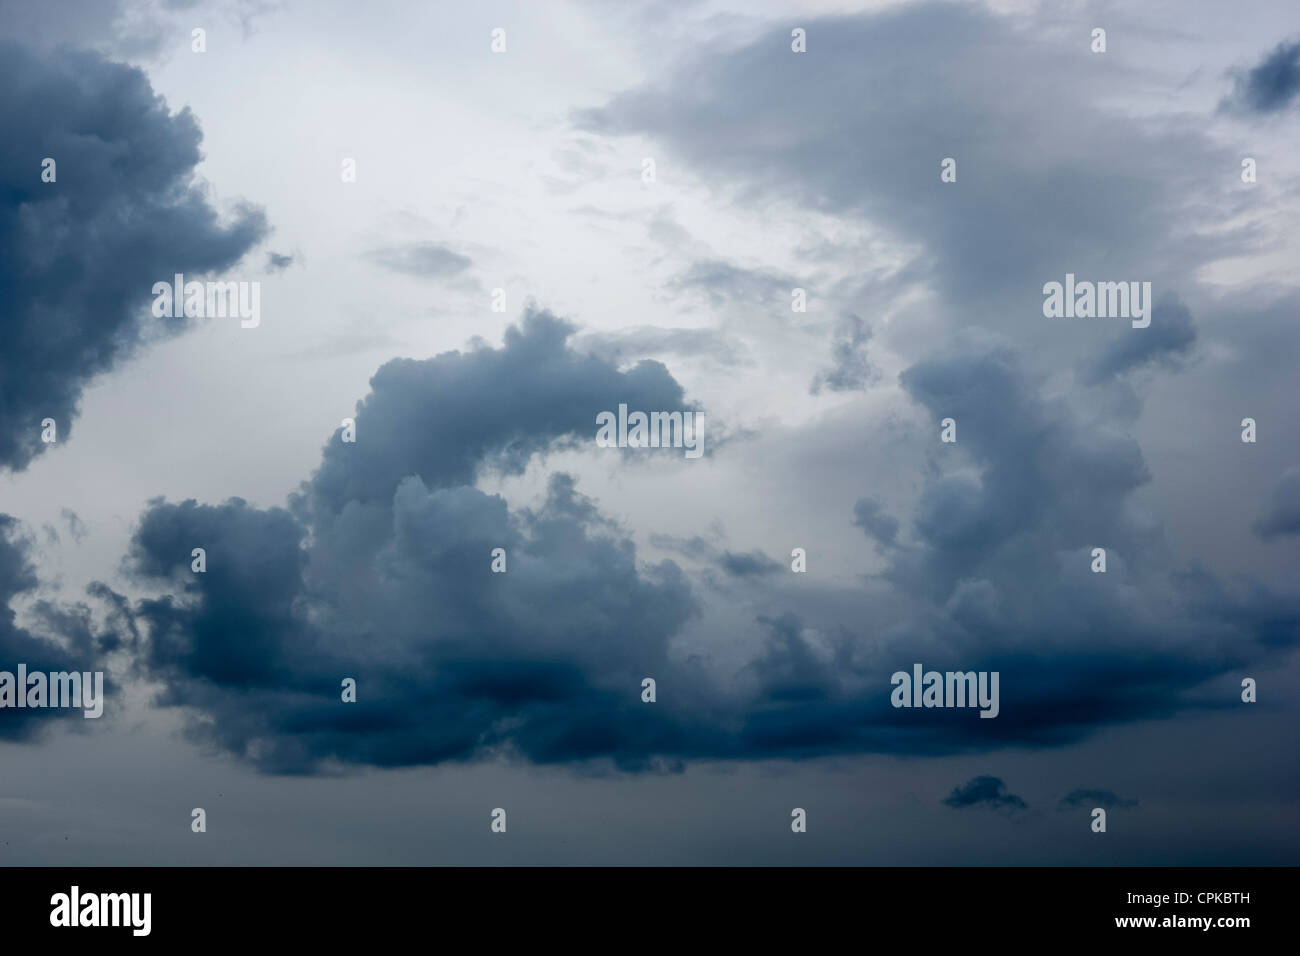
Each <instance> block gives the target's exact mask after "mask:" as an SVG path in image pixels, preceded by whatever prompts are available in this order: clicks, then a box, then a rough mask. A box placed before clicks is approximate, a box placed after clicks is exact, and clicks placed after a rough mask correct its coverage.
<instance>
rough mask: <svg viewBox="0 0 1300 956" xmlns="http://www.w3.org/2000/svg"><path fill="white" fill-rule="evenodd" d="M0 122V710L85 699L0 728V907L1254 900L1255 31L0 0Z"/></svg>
mask: <svg viewBox="0 0 1300 956" xmlns="http://www.w3.org/2000/svg"><path fill="white" fill-rule="evenodd" d="M1098 29H1101V30H1104V31H1105V35H1104V50H1101V49H1098V46H1099V40H1098V36H1097V34H1096V33H1095V31H1096V30H1098ZM196 30H201V31H202V33H201V34H200V35H199V36H200V38H201V40H200V39H196V35H195V31H196ZM794 31H802V33H795V32H794ZM199 47H201V49H199ZM796 48H800V49H796ZM0 80H2V82H0V125H2V126H3V128H4V129H5V146H4V149H3V151H0V185H2V186H3V189H2V190H0V331H3V333H4V337H3V340H4V343H5V345H4V348H3V349H0V515H2V516H3V517H0V671H5V670H9V671H14V670H16V668H17V666H18V664H19V663H23V664H25V665H26V666H27V668H28V670H30V671H38V670H39V671H48V672H53V671H62V670H77V671H82V672H93V671H103V672H104V674H105V687H106V693H105V702H104V713H103V716H102V717H100V718H99V719H90V720H87V719H83V717H82V716H81V713H80V711H73V710H58V709H22V710H19V709H16V708H3V707H0V762H2V764H3V767H4V769H5V773H4V774H3V777H2V781H3V782H0V862H3V863H5V864H9V865H154V864H172V865H186V864H393V865H431V864H459V865H492V864H525V865H544V864H605V865H635V864H653V865H660V864H671V865H729V864H738V865H764V864H795V865H802V864H853V865H872V864H886V865H1109V864H1118V865H1142V864H1145V865H1277V864H1295V863H1296V862H1297V858H1298V857H1300V824H1298V823H1297V816H1296V813H1295V808H1296V801H1297V797H1298V796H1300V771H1298V770H1297V762H1296V760H1295V741H1296V739H1297V734H1296V731H1297V716H1298V714H1300V707H1298V705H1297V691H1298V690H1300V660H1298V659H1297V655H1296V653H1295V651H1296V646H1297V642H1298V641H1300V584H1298V583H1297V580H1296V575H1295V570H1296V568H1297V558H1298V557H1300V451H1298V450H1297V449H1300V421H1297V419H1296V417H1295V415H1294V404H1295V402H1294V400H1295V395H1296V375H1295V369H1294V365H1295V363H1294V356H1295V355H1296V354H1297V349H1298V348H1300V326H1298V325H1297V321H1296V320H1297V312H1298V310H1300V288H1298V285H1297V278H1296V274H1295V270H1294V263H1295V262H1297V261H1300V237H1297V235H1296V234H1295V232H1294V231H1293V230H1292V229H1290V228H1289V226H1290V224H1291V223H1293V222H1294V221H1295V219H1296V216H1297V214H1298V213H1300V126H1298V124H1297V122H1296V120H1297V117H1300V9H1297V8H1296V7H1295V6H1294V5H1293V4H1290V3H1288V2H1285V0H1256V2H1244V3H1238V4H1232V5H1229V4H1221V3H1213V2H1195V0H1193V2H1176V3H1175V2H1160V0H1155V2H1151V3H1144V4H1141V5H1134V4H1122V3H1089V2H1079V3H1074V2H1054V3H1047V2H1042V3H1038V2H1028V0H1024V2H1020V0H1014V2H995V3H987V4H986V3H976V2H960V3H939V2H906V3H863V2H849V0H844V2H829V0H828V2H816V3H806V4H779V3H762V2H760V3H736V2H717V3H715V2H703V0H700V2H686V0H682V2H675V3H667V2H656V0H643V2H631V3H614V2H603V0H584V2H555V3H548V4H545V5H543V4H529V3H474V4H457V3H451V4H418V3H398V2H374V3H366V4H348V3H341V2H338V3H336V2H330V0H321V2H313V3H305V2H291V0H284V2H276V0H229V2H211V3H205V2H175V0H171V2H168V0H114V2H91V0H53V2H49V3H40V4H37V3H19V2H12V0H0ZM46 159H53V160H54V161H55V164H56V165H55V167H54V169H55V173H54V174H53V175H52V176H50V175H47V174H45V169H46V165H47V164H46V163H45V160H46ZM947 159H951V160H954V161H955V162H954V164H953V166H952V169H953V170H954V171H955V176H951V175H950V176H945V175H943V173H944V161H945V160H947ZM178 273H179V274H182V275H184V276H185V277H186V278H187V279H190V280H199V281H222V282H234V283H239V284H243V287H244V288H248V287H251V286H252V284H254V283H255V284H256V287H257V290H258V293H259V299H258V301H259V311H258V315H257V318H256V321H255V322H253V323H251V324H250V323H248V322H241V321H240V320H239V318H238V317H231V316H211V315H203V316H201V315H184V314H182V315H173V314H172V313H171V311H170V310H159V309H158V308H156V303H155V297H156V295H157V293H156V291H155V284H156V283H160V282H161V283H165V284H170V283H171V282H172V280H173V276H174V275H176V274H178ZM1067 275H1068V276H1073V277H1075V278H1077V279H1078V281H1080V282H1084V281H1091V282H1136V283H1138V287H1139V288H1141V287H1142V284H1143V283H1149V284H1150V290H1151V291H1150V298H1149V300H1147V303H1146V304H1147V305H1148V306H1150V310H1149V315H1148V317H1149V319H1150V324H1149V325H1148V326H1146V327H1140V326H1141V323H1140V322H1138V321H1137V320H1135V321H1133V322H1130V321H1129V319H1128V318H1127V317H1121V318H1115V317H1110V318H1086V317H1078V318H1064V317H1056V318H1053V317H1048V315H1047V314H1046V313H1045V308H1044V302H1045V297H1046V292H1047V290H1046V289H1045V286H1046V285H1047V284H1048V283H1052V282H1058V283H1065V282H1066V281H1067V279H1066V277H1067ZM796 290H799V292H800V294H799V295H796ZM800 298H801V299H802V300H803V303H804V305H805V307H804V308H803V309H798V308H796V304H795V303H796V302H797V300H798V299H800ZM160 311H162V312H163V314H159V312H160ZM245 326H248V327H245ZM620 404H623V405H626V406H627V407H628V408H629V409H631V410H633V411H636V410H641V411H645V412H650V411H663V412H672V411H680V412H684V413H688V414H689V413H698V414H700V415H702V416H703V418H702V421H703V423H704V424H703V431H702V436H703V454H702V455H700V456H699V457H690V456H688V455H686V454H683V450H682V449H681V448H637V447H623V448H610V447H603V445H602V443H601V442H599V441H598V440H597V421H598V419H597V416H598V415H600V414H601V413H602V412H605V411H616V410H617V409H618V408H619V406H620ZM1247 418H1249V419H1251V420H1253V423H1254V425H1253V431H1254V434H1253V436H1252V437H1253V438H1254V440H1253V441H1245V440H1243V432H1244V431H1245V425H1244V420H1245V419H1247ZM949 419H951V421H952V423H953V425H952V428H951V429H948V430H945V428H944V427H943V425H942V423H944V422H945V421H947V420H949ZM47 420H53V422H54V425H55V433H54V437H55V440H54V441H48V440H45V439H46V438H47V437H49V430H48V427H47V424H46V422H47ZM345 420H347V421H345ZM945 431H948V436H947V437H949V438H955V441H945V440H944V437H945ZM353 437H355V440H351V439H352V438H353ZM195 548H202V549H203V552H204V560H205V565H204V570H203V571H202V572H201V573H200V572H197V571H195V570H194V565H193V563H192V554H193V549H195ZM1097 548H1102V549H1104V552H1105V555H1104V556H1105V565H1104V567H1105V570H1104V572H1103V571H1100V570H1099V569H1098V564H1097V556H1096V552H1095V551H1094V549H1097ZM495 549H502V551H503V552H504V561H505V570H504V572H498V571H495V570H494V569H493V565H494V564H495V563H496V559H495V558H494V557H493V555H494V550H495ZM797 549H798V554H799V556H798V557H796V550H797ZM917 664H919V665H922V666H923V669H924V670H937V671H940V672H947V671H954V672H968V671H975V672H979V673H983V674H992V673H996V674H997V675H999V678H1000V680H999V684H998V686H999V695H1000V696H999V703H998V708H997V714H996V716H995V717H993V718H992V719H983V718H981V716H980V714H979V712H978V710H976V709H973V708H961V707H935V708H930V707H915V708H914V707H899V706H896V705H895V698H894V693H893V692H894V682H893V679H892V675H894V674H896V673H897V672H900V671H901V672H903V673H906V674H909V675H910V674H911V673H912V670H913V666H914V665H917ZM646 678H652V679H653V680H654V685H655V687H654V689H655V699H654V700H653V701H647V700H645V699H643V698H644V695H643V681H644V680H645V679H646ZM345 679H351V680H352V681H355V688H356V694H355V700H344V699H343V698H344V696H346V695H345V694H344V692H343V691H342V690H341V687H342V683H343V681H344V680H345ZM1247 680H1249V681H1251V682H1253V686H1254V695H1253V696H1254V699H1253V700H1246V699H1243V698H1244V697H1246V696H1250V695H1248V694H1246V693H1245V692H1244V691H1243V681H1247ZM195 808H202V809H203V810H204V811H205V822H206V829H205V830H204V832H195V831H194V829H193V827H192V821H193V811H194V809H195ZM498 808H501V809H504V810H505V812H506V818H507V820H508V823H507V827H506V830H505V832H504V833H502V832H495V831H494V830H493V829H492V826H491V824H492V815H493V811H494V810H496V809H498ZM796 809H800V810H803V811H804V815H805V818H806V827H805V828H804V829H803V830H802V831H800V830H799V829H798V828H796V827H795V826H794V824H793V823H792V820H793V817H792V813H793V811H795V810H796ZM1097 809H1104V810H1105V811H1106V829H1105V831H1104V832H1096V831H1095V830H1094V827H1095V811H1096V810H1097Z"/></svg>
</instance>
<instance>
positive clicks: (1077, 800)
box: [1059, 790, 1138, 810]
mask: <svg viewBox="0 0 1300 956" xmlns="http://www.w3.org/2000/svg"><path fill="white" fill-rule="evenodd" d="M1137 805H1138V802H1137V801H1136V800H1130V799H1128V798H1127V797H1121V796H1119V795H1118V794H1116V793H1115V792H1114V791H1113V790H1071V791H1070V792H1069V793H1067V794H1066V795H1065V796H1063V797H1062V798H1061V803H1060V806H1059V809H1061V810H1073V809H1077V808H1078V807H1105V808H1106V809H1107V810H1112V809H1115V808H1120V809H1132V808H1133V807H1136V806H1137Z"/></svg>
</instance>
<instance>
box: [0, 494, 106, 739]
mask: <svg viewBox="0 0 1300 956" xmlns="http://www.w3.org/2000/svg"><path fill="white" fill-rule="evenodd" d="M37 594H39V581H38V580H37V577H36V571H35V568H34V567H33V565H32V561H31V555H30V547H29V544H28V542H27V541H26V540H24V539H23V538H22V537H21V535H20V528H19V525H18V521H17V519H15V518H13V517H12V516H10V515H6V514H0V670H6V671H9V672H10V673H14V672H15V670H16V668H17V666H18V665H19V664H26V665H27V672H28V673H29V674H31V673H36V672H46V673H48V672H57V671H80V672H86V671H96V670H102V669H103V667H104V661H103V654H104V653H105V652H106V651H108V650H112V649H113V648H114V647H116V646H117V639H116V632H115V631H114V630H113V629H112V628H110V629H109V630H108V631H106V632H103V633H101V632H100V631H98V630H97V629H96V627H95V625H94V622H93V620H92V616H91V611H90V608H89V607H87V606H86V605H84V604H61V603H55V602H52V601H50V600H47V599H44V598H39V597H36V598H35V599H34V600H33V601H32V603H31V615H32V617H33V618H34V623H35V626H36V628H37V631H36V632H33V631H31V630H29V629H27V628H25V627H21V626H19V624H18V621H17V615H16V614H15V612H14V609H13V607H14V604H15V602H16V601H17V600H18V599H20V598H22V599H31V598H33V597H34V596H35V595H37ZM113 687H114V684H113V683H112V682H111V681H110V680H108V679H107V678H106V679H105V681H104V688H105V694H106V695H107V693H108V691H109V690H111V689H112V688H113ZM3 714H4V719H3V720H0V740H9V741H14V740H19V741H30V740H35V739H38V738H39V736H40V734H41V732H42V731H43V730H44V729H46V728H48V727H49V726H50V725H51V724H52V723H53V722H55V721H58V722H60V723H61V724H62V725H63V726H68V725H69V722H70V725H71V726H72V727H74V728H77V729H82V730H84V729H86V725H87V724H91V723H94V721H87V720H85V718H84V714H83V711H81V710H79V709H75V708H49V707H43V708H32V709H28V708H21V709H19V708H6V709H5V710H4V712H3ZM71 718H75V720H72V719H71Z"/></svg>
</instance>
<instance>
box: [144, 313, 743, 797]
mask: <svg viewBox="0 0 1300 956" xmlns="http://www.w3.org/2000/svg"><path fill="white" fill-rule="evenodd" d="M571 331H572V329H571V328H570V327H569V326H567V325H566V324H564V323H562V322H560V321H559V320H556V319H554V318H552V317H551V316H549V315H548V314H545V313H535V314H531V315H529V316H528V317H527V318H526V319H525V321H524V322H523V324H522V326H521V327H517V328H512V329H511V330H510V331H509V332H508V334H507V337H506V342H505V345H504V347H503V348H500V349H491V348H479V349H476V350H474V351H470V352H466V353H460V352H451V353H445V354H443V355H439V356H437V357H435V358H432V359H428V360H425V361H413V360H409V359H401V360H395V361H393V362H390V363H388V364H387V365H385V366H384V367H383V368H381V369H380V370H379V372H377V373H376V375H375V377H374V378H373V380H372V382H371V392H370V394H369V395H368V396H367V397H366V399H365V400H364V401H362V402H361V403H360V405H359V409H358V412H357V415H356V424H357V441H356V443H355V444H352V443H344V442H342V441H341V440H340V437H339V435H337V434H336V436H335V437H334V438H333V439H332V440H331V441H330V442H329V443H328V445H327V446H326V449H325V453H324V460H323V462H322V465H321V467H320V468H319V470H318V471H317V472H316V474H315V475H314V476H313V477H312V479H311V480H310V481H309V482H307V483H306V484H305V485H304V486H303V488H302V491H301V493H300V494H299V495H297V496H295V498H294V500H293V501H292V502H291V503H290V507H289V508H287V509H258V508H254V507H252V506H250V505H248V504H247V503H246V502H243V501H241V500H238V499H233V500H231V501H227V502H225V503H224V504H219V505H200V504H198V503H196V502H194V501H186V502H181V503H175V504H172V503H166V502H162V501H157V502H154V503H153V504H152V505H151V506H150V508H149V510H148V511H147V512H146V514H145V515H144V516H143V518H142V520H141V523H140V527H139V529H138V532H137V534H136V536H135V545H134V568H135V571H136V572H137V573H138V574H139V575H140V577H141V578H142V579H145V580H148V581H152V582H153V583H154V584H155V585H157V586H160V587H161V588H162V589H163V590H164V591H165V592H166V593H164V594H163V596H161V597H159V598H157V599H152V600H147V601H144V602H142V603H140V604H139V606H138V607H137V619H138V620H142V621H145V622H147V624H148V630H149V633H150V635H151V639H150V640H149V642H148V648H147V651H146V652H145V653H144V654H143V655H142V657H141V666H142V667H143V669H144V671H145V672H146V673H147V674H148V675H150V676H152V677H154V678H157V679H160V680H162V681H163V682H164V683H165V685H166V687H167V691H166V694H165V696H164V698H163V702H164V703H167V704H177V705H186V706H189V707H192V708H195V711H196V712H197V713H199V714H201V715H202V716H203V717H204V718H207V722H204V723H200V724H196V730H195V732H196V733H200V734H202V735H203V736H206V737H209V738H211V739H213V740H215V741H217V742H218V743H220V744H221V745H222V746H224V747H226V748H228V749H230V750H232V751H234V752H236V753H238V754H240V755H241V756H244V757H247V758H249V759H250V760H252V761H254V762H255V763H257V764H258V765H259V766H261V767H263V768H265V769H271V770H277V771H289V772H297V771H307V770H311V769H316V768H318V767H320V766H322V765H328V764H330V763H331V762H338V763H365V764H378V765H384V766H392V765H403V764H416V763H437V762H440V761H444V760H457V759H460V760H463V759H469V758H471V757H481V756H484V755H486V754H489V753H493V752H499V751H502V752H510V753H519V754H521V755H523V756H525V757H527V758H528V759H531V760H534V761H538V762H553V761H566V760H579V759H583V758H587V757H595V756H603V757H612V758H613V759H614V760H615V761H617V762H618V763H620V764H621V765H625V766H630V767H639V766H643V765H645V763H646V761H647V760H650V759H652V758H653V757H654V755H656V754H668V755H680V754H685V753H691V752H694V751H696V750H708V749H716V747H717V746H718V745H717V744H716V743H710V742H709V741H708V736H707V734H703V735H702V733H701V729H702V728H704V727H706V726H707V723H708V722H707V720H706V718H705V717H704V715H703V714H702V713H700V712H698V711H697V710H696V709H695V708H700V709H704V708H707V706H708V704H707V700H708V695H707V694H704V693H702V692H700V691H698V690H693V689H692V685H693V684H694V683H695V681H696V678H694V677H693V676H692V675H691V672H690V671H689V670H686V669H683V668H682V667H681V666H680V665H679V664H676V663H674V661H673V660H672V659H671V658H670V655H669V646H668V644H669V639H670V638H671V637H672V636H673V635H674V634H675V633H676V632H677V631H678V630H679V629H680V627H681V625H682V623H683V622H684V621H685V620H686V619H687V618H688V617H689V616H690V615H692V614H693V613H694V610H695V604H694V599H693V597H692V594H691V589H690V587H689V586H688V584H687V582H686V581H685V580H684V578H683V576H682V574H681V572H680V571H679V570H678V569H677V567H676V566H675V565H674V564H672V563H671V562H665V563H663V564H658V565H651V566H643V565H642V564H640V563H639V562H638V560H637V556H636V552H635V549H634V548H633V546H632V544H631V542H630V541H628V540H627V539H626V538H625V537H624V536H623V534H622V533H620V532H619V531H618V529H616V528H614V527H613V526H612V525H610V524H609V522H608V521H607V520H606V519H604V518H603V517H602V516H601V515H600V513H599V512H598V511H597V510H596V508H595V507H594V506H593V504H592V503H591V502H590V501H588V500H587V499H585V498H584V497H583V496H582V495H581V494H580V493H579V492H578V491H577V489H576V487H575V484H574V481H573V480H572V479H571V478H570V477H568V476H566V475H563V474H556V475H554V476H552V478H551V481H550V485H549V489H548V492H547V495H546V498H545V500H544V501H543V502H542V503H541V504H540V505H539V506H537V507H536V508H520V509H514V510H512V509H511V508H510V507H509V506H508V505H507V503H506V502H505V501H504V500H503V499H502V498H500V497H498V496H495V495H489V494H486V493H484V492H482V491H480V490H478V489H477V488H475V487H473V485H472V482H473V481H474V478H475V477H476V476H477V475H478V474H480V473H481V472H482V471H483V470H485V469H498V470H504V471H507V472H511V471H517V470H519V469H520V468H522V467H523V465H524V464H525V463H526V461H527V460H528V458H529V457H530V456H532V455H535V454H537V453H540V452H543V451H544V450H546V449H547V448H548V447H551V446H552V445H554V444H555V443H557V442H561V443H562V442H565V441H572V440H574V439H575V438H577V437H581V438H582V439H585V440H592V436H594V433H595V419H596V414H597V413H598V412H600V411H602V410H605V409H609V408H613V407H617V404H618V403H619V402H627V403H628V404H630V405H631V406H633V407H637V408H675V407H681V404H682V402H681V398H682V394H681V389H680V386H678V385H677V383H676V382H674V381H673V379H672V378H671V376H669V375H668V373H667V371H666V370H665V369H664V368H663V366H661V365H658V364H657V363H651V362H645V363H641V364H639V365H637V366H635V367H633V368H632V369H630V370H628V371H627V372H620V371H618V370H617V369H616V368H615V367H614V366H611V365H607V364H605V363H602V362H600V361H597V360H593V359H590V358H589V357H585V356H582V355H579V354H576V353H574V352H572V351H570V350H568V349H567V348H566V339H567V337H568V336H569V335H570V333H571ZM193 547H203V548H205V549H206V555H207V572H206V573H204V574H194V573H192V572H191V571H190V568H189V565H190V552H191V549H192V548H193ZM496 548H501V549H504V552H505V560H506V562H507V564H506V568H507V570H506V572H505V573H501V574H494V573H491V572H490V570H489V566H490V564H491V561H492V552H493V550H494V549H496ZM647 676H652V677H654V678H655V679H657V680H659V681H661V682H662V684H663V685H664V686H665V693H671V694H673V695H674V697H675V698H677V699H678V700H679V703H678V704H677V705H675V706H673V707H669V708H659V707H649V706H647V705H645V704H643V703H642V701H641V696H640V695H641V682H642V679H643V678H644V677H647ZM348 677H351V678H353V679H355V680H356V681H357V687H358V690H357V702H356V703H355V704H343V703H341V701H340V684H341V682H342V680H343V679H344V678H348ZM668 688H671V691H669V690H668ZM681 702H685V706H683V703H681ZM687 727H689V732H688V731H687V729H686V728H687Z"/></svg>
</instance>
